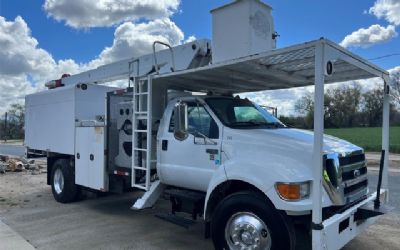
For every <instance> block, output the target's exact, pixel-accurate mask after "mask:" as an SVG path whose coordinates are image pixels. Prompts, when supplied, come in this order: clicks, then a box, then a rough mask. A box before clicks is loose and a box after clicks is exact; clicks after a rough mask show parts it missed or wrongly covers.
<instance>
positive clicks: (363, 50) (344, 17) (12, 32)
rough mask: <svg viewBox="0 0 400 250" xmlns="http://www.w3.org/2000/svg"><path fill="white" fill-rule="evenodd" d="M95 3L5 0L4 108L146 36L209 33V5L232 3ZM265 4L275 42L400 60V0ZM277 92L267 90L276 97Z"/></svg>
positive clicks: (126, 52)
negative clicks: (319, 44)
mask: <svg viewBox="0 0 400 250" xmlns="http://www.w3.org/2000/svg"><path fill="white" fill-rule="evenodd" d="M90 2H91V1H78V0H34V1H29V0H0V47H3V48H4V46H6V45H7V44H6V45H2V42H5V41H8V46H11V47H9V49H3V51H1V50H0V58H6V59H7V60H5V59H4V60H1V59H0V107H5V106H7V104H8V102H10V99H12V98H10V96H13V95H17V96H15V98H17V99H23V94H25V93H32V92H35V91H38V90H41V89H42V88H40V87H38V86H39V85H42V83H43V82H44V81H47V80H50V79H52V78H58V76H57V75H60V74H61V73H64V72H63V71H70V73H77V72H80V71H82V70H86V69H89V68H93V67H96V66H98V65H101V64H103V63H109V62H111V61H115V60H120V59H124V58H123V57H133V56H136V55H138V54H142V53H146V52H147V51H149V50H150V46H148V45H149V44H151V42H152V41H146V40H145V39H147V40H151V39H152V38H159V37H165V39H166V40H167V41H168V42H170V43H171V44H179V43H182V42H184V41H185V40H186V39H187V38H189V37H190V36H195V37H196V38H198V39H199V38H210V39H211V15H210V10H211V9H213V8H215V7H218V6H220V5H222V4H225V3H229V2H231V1H230V0H201V1H199V0H150V1H147V2H148V5H147V6H145V7H146V8H144V10H143V12H141V11H142V9H140V10H139V7H138V3H139V2H140V1H135V0H114V1H111V0H93V1H92V3H90ZM265 2H266V3H268V4H269V5H271V6H272V7H273V16H274V20H275V28H276V30H277V32H278V33H279V34H280V37H279V39H278V43H277V46H278V47H285V46H288V45H292V44H297V43H302V42H306V41H309V40H314V39H318V38H320V37H326V38H329V39H331V40H333V41H335V42H337V43H341V42H342V45H343V44H345V46H347V48H348V49H350V50H351V51H353V52H355V53H356V54H359V55H361V56H362V57H364V58H367V59H371V58H376V57H381V56H386V55H390V54H398V55H396V56H391V57H386V58H383V59H379V60H373V62H374V63H376V64H377V65H379V66H381V67H382V68H384V69H388V70H389V69H395V68H396V67H398V66H399V65H400V36H399V35H398V32H399V29H400V28H399V25H400V0H363V1H344V0H336V1H320V0H303V1H293V0H268V1H265ZM88 3H89V4H88ZM96 3H105V4H108V5H107V6H108V8H111V9H112V8H114V9H115V8H116V7H115V6H111V5H115V3H118V6H117V7H118V8H121V9H119V10H122V11H119V12H117V11H115V12H112V11H108V9H106V10H104V9H101V8H97V9H96V8H94V7H93V6H94V5H93V4H96ZM110 6H111V7H110ZM371 8H372V9H371ZM85 11H86V12H85ZM121 12H122V13H123V14H121ZM118 15H120V16H118ZM104 16H105V17H107V18H108V19H107V20H110V21H109V22H108V21H107V20H106V21H104V19H102V18H103V17H104ZM17 17H20V18H17ZM1 18H3V19H1ZM157 20H162V21H159V22H158V21H157ZM153 21H155V22H153ZM152 22H153V23H152ZM158 26H159V28H157V27H158ZM360 29H364V30H361V31H360ZM353 32H355V33H354V34H352V33H353ZM351 34H352V35H351ZM2 35H3V38H2ZM144 35H149V36H144ZM349 35H351V36H350V37H348V40H347V41H346V42H345V43H343V42H344V41H343V39H344V38H345V37H346V36H349ZM129 36H131V37H129ZM4 37H6V39H5V38H4ZM146 37H147V38H146ZM2 39H3V40H2ZM10 41H12V42H10ZM10 44H11V45H10ZM147 47H148V49H147ZM1 64H3V65H1ZM15 65H24V67H22V66H20V67H19V68H15V67H17V66H15ZM2 68H3V69H2ZM398 69H399V70H400V68H398ZM13 89H16V90H15V91H14V92H13V93H14V94H9V92H10V91H11V92H12V90H13ZM6 92H7V95H6V94H5V93H6ZM295 92H296V94H293V95H290V94H289V95H288V94H287V93H285V94H284V96H286V97H288V96H289V97H291V98H292V99H293V98H295V97H296V96H298V95H299V93H298V91H295ZM2 93H3V94H2ZM293 93H294V92H293ZM278 95H279V93H278V94H276V95H275V96H273V95H270V94H268V95H262V96H263V97H264V98H269V99H271V100H272V101H273V100H274V99H275V100H278V99H279V98H278V97H277V96H278ZM277 98H278V99H277ZM3 103H4V105H3ZM288 105H289V104H288ZM0 112H1V108H0Z"/></svg>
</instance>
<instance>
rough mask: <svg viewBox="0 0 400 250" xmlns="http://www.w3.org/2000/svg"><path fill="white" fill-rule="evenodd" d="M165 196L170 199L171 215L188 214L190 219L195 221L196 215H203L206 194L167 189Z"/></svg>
mask: <svg viewBox="0 0 400 250" xmlns="http://www.w3.org/2000/svg"><path fill="white" fill-rule="evenodd" d="M165 194H167V195H169V197H170V201H171V212H172V214H175V213H176V212H184V213H189V214H191V215H192V219H193V220H196V219H197V215H201V214H202V213H203V210H204V202H205V198H206V193H204V192H198V191H192V190H186V189H167V190H165Z"/></svg>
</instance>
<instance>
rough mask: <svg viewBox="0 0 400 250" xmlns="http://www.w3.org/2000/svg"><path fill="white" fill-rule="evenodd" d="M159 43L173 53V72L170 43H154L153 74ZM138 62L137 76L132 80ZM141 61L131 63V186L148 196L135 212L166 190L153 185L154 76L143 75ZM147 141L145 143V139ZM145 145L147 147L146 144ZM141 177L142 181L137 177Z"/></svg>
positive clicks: (155, 183) (136, 207) (161, 185)
mask: <svg viewBox="0 0 400 250" xmlns="http://www.w3.org/2000/svg"><path fill="white" fill-rule="evenodd" d="M156 44H161V45H164V46H166V47H168V48H169V51H170V53H171V64H172V67H171V68H170V69H171V71H174V70H175V58H174V53H173V50H172V47H171V46H170V45H169V44H166V43H163V42H160V41H155V42H154V43H153V62H154V65H153V69H152V70H151V71H150V72H154V71H155V72H156V73H157V74H159V73H160V71H159V70H160V66H161V65H159V64H158V61H157V54H156ZM135 63H136V66H137V68H136V70H137V72H136V74H135V76H133V77H132V73H133V71H134V69H132V67H131V66H134V64H135ZM139 63H140V61H139V59H136V60H134V61H132V62H131V63H130V64H129V83H131V80H133V83H132V84H133V86H132V87H133V91H132V103H133V109H132V111H133V114H132V116H133V117H132V174H131V183H132V187H134V188H139V189H142V190H144V191H146V193H145V194H144V195H143V196H142V197H141V198H140V199H138V200H137V201H136V202H135V204H133V206H132V208H133V209H143V208H147V207H151V206H153V205H154V203H155V202H156V201H157V199H158V197H159V196H160V195H161V194H162V192H163V191H164V188H165V186H164V185H163V184H161V182H160V181H159V180H155V181H154V182H151V166H152V163H153V162H154V161H153V160H152V106H151V105H152V77H153V76H152V75H151V74H150V72H149V73H148V74H147V75H144V76H140V67H139ZM144 137H145V138H146V139H145V140H143V138H144ZM143 142H145V145H144V143H143ZM138 177H139V178H138Z"/></svg>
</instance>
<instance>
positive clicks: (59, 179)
mask: <svg viewBox="0 0 400 250" xmlns="http://www.w3.org/2000/svg"><path fill="white" fill-rule="evenodd" d="M53 184H54V190H55V191H56V193H57V194H61V192H62V191H63V189H64V176H63V173H62V171H61V169H59V168H58V169H56V171H55V173H54V177H53Z"/></svg>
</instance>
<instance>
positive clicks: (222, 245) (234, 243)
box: [211, 191, 295, 250]
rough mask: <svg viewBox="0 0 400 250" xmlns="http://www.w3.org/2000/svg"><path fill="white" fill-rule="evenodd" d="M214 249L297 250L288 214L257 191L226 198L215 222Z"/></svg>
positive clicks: (213, 224) (213, 223) (214, 217)
mask: <svg viewBox="0 0 400 250" xmlns="http://www.w3.org/2000/svg"><path fill="white" fill-rule="evenodd" d="M211 234H212V238H213V242H214V246H215V248H216V249H217V250H221V249H226V250H228V249H232V250H236V249H260V250H268V249H272V250H275V249H279V250H280V249H294V243H295V239H294V230H293V227H292V225H291V224H290V223H289V221H288V219H287V218H285V215H284V214H281V213H280V212H279V211H277V210H276V209H275V208H274V207H273V206H272V204H270V202H269V201H268V200H266V198H265V197H263V196H262V195H259V194H258V193H255V192H251V191H249V192H240V193H235V194H232V195H230V196H228V197H226V198H225V199H224V200H222V201H221V203H220V204H219V205H218V206H217V208H216V210H215V212H214V215H213V217H212V221H211Z"/></svg>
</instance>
